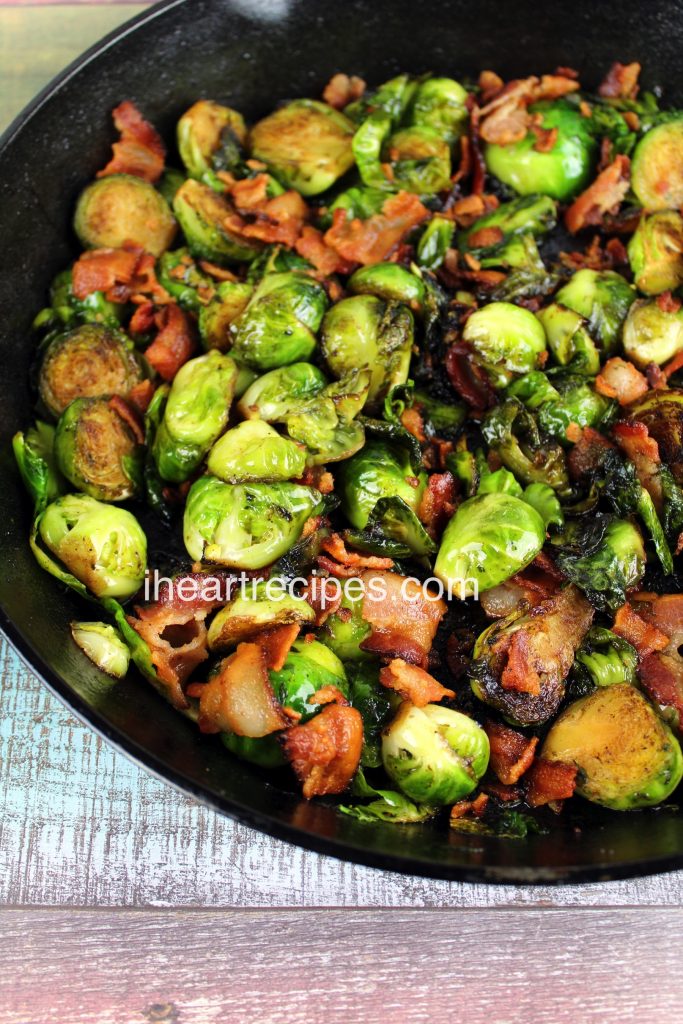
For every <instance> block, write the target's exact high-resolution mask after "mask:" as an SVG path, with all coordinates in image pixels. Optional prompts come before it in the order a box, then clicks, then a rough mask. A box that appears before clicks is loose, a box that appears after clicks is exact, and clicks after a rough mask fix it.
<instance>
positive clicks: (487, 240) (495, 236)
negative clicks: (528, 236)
mask: <svg viewBox="0 0 683 1024" xmlns="http://www.w3.org/2000/svg"><path fill="white" fill-rule="evenodd" d="M503 237H504V236H503V232H502V231H501V230H500V228H497V227H491V228H479V230H478V231H475V232H474V234H472V235H470V236H469V238H468V239H467V244H468V245H469V246H471V247H472V248H473V249H484V248H486V247H487V246H489V245H498V243H499V242H502V241H503Z"/></svg>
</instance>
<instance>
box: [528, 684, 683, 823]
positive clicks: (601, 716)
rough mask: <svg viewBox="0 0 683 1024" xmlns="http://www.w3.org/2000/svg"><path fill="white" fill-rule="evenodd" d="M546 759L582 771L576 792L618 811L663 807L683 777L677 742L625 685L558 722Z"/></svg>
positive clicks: (573, 707)
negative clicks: (658, 805) (662, 803)
mask: <svg viewBox="0 0 683 1024" xmlns="http://www.w3.org/2000/svg"><path fill="white" fill-rule="evenodd" d="M541 757H542V758H544V759H545V760H548V761H559V762H560V763H561V764H568V765H572V766H573V767H576V768H578V769H579V771H578V774H577V776H576V792H577V793H578V794H579V795H580V796H582V797H584V798H585V799H586V800H590V801H591V802H592V803H596V804H601V805H602V806H603V807H609V808H611V809H612V810H614V811H628V810H632V809H634V808H636V807H652V806H653V805H654V804H659V803H661V802H662V801H663V800H666V799H667V797H669V796H671V794H672V793H673V791H674V790H675V788H676V786H677V785H678V784H679V782H680V781H681V777H682V776H683V755H682V754H681V748H680V746H679V744H678V741H677V740H676V739H675V738H674V736H673V733H672V732H671V730H670V729H669V727H668V726H667V725H665V723H664V722H663V721H662V720H661V719H660V718H659V717H658V715H657V713H656V711H655V709H654V708H653V707H652V705H651V704H650V703H648V701H647V700H646V699H645V697H643V695H642V694H641V693H639V692H638V690H636V689H634V687H632V686H629V685H628V684H625V683H619V684H616V685H615V686H608V687H603V688H600V689H598V690H596V691H595V692H594V693H591V694H589V695H588V696H587V697H582V698H581V699H580V700H577V701H575V703H573V704H570V705H569V707H568V708H566V709H565V710H564V711H563V712H562V714H561V715H560V716H559V718H558V719H557V721H556V722H554V723H553V725H552V727H551V729H550V731H549V733H548V735H547V736H546V738H545V742H544V744H543V747H542V749H541Z"/></svg>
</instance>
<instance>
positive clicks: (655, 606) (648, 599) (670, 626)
mask: <svg viewBox="0 0 683 1024" xmlns="http://www.w3.org/2000/svg"><path fill="white" fill-rule="evenodd" d="M631 602H632V604H633V605H634V607H635V609H636V611H637V612H638V615H640V617H641V618H643V619H645V620H646V622H651V623H652V625H653V626H656V627H657V629H660V630H661V631H662V633H666V635H667V636H668V637H671V638H672V639H673V640H674V641H676V638H677V637H678V636H679V635H681V634H683V594H648V593H646V592H642V593H640V594H634V595H633V597H632V598H631Z"/></svg>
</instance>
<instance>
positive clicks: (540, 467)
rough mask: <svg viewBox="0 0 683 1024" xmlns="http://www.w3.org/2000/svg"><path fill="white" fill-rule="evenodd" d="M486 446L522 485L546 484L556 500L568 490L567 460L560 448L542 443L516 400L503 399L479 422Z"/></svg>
mask: <svg viewBox="0 0 683 1024" xmlns="http://www.w3.org/2000/svg"><path fill="white" fill-rule="evenodd" d="M482 433H483V435H484V439H485V440H486V442H487V444H488V445H489V447H490V448H491V450H492V451H494V452H495V453H496V454H497V455H498V457H499V458H500V460H501V461H502V463H503V465H504V466H506V467H507V468H508V469H509V470H511V471H512V472H513V473H514V474H515V476H516V477H517V478H518V479H519V480H521V481H522V482H523V483H525V484H535V483H542V484H548V485H549V486H550V487H552V488H553V490H554V491H557V493H558V494H559V495H560V497H562V498H564V497H567V496H568V495H569V493H570V491H571V487H570V484H569V474H568V471H567V460H566V458H565V454H564V451H563V450H562V448H561V447H560V445H558V444H556V443H555V442H552V441H544V440H543V439H542V438H541V434H540V431H539V429H538V423H537V422H536V420H535V418H534V416H533V415H532V414H531V413H530V412H529V411H528V410H527V409H525V408H524V406H523V405H522V403H521V402H520V401H519V399H518V398H506V399H505V401H504V402H502V403H501V404H500V405H497V406H496V407H495V408H494V409H491V411H490V412H489V413H487V414H486V417H485V418H484V420H483V422H482Z"/></svg>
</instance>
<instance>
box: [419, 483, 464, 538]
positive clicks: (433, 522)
mask: <svg viewBox="0 0 683 1024" xmlns="http://www.w3.org/2000/svg"><path fill="white" fill-rule="evenodd" d="M454 512H455V477H454V476H453V474H452V473H450V472H448V470H447V471H446V472H445V473H432V474H431V475H430V477H429V480H428V482H427V487H426V488H425V491H424V494H423V495H422V500H421V501H420V507H419V508H418V511H417V514H418V517H419V519H420V521H421V522H422V523H423V524H424V526H425V528H426V530H427V533H428V534H429V535H430V537H432V538H435V537H438V536H440V534H441V531H442V530H443V529H444V527H445V526H446V523H447V522H448V521H449V519H450V518H451V516H452V515H453V513H454Z"/></svg>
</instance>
